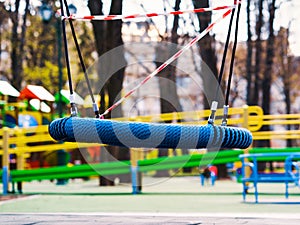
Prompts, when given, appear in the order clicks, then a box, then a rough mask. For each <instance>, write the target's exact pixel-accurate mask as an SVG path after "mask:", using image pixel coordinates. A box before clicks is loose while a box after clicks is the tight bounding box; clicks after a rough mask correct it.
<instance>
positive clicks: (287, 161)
mask: <svg viewBox="0 0 300 225" xmlns="http://www.w3.org/2000/svg"><path fill="white" fill-rule="evenodd" d="M239 157H240V159H241V161H242V183H243V199H244V201H245V200H246V195H247V192H248V190H249V189H250V188H251V187H250V186H249V185H248V183H249V182H251V183H253V188H254V194H255V203H258V186H257V184H258V183H284V184H285V197H286V198H288V197H289V187H290V183H292V185H293V186H298V187H299V186H300V170H299V164H298V163H297V162H295V160H299V159H300V153H287V152H284V153H282V152H281V153H260V154H258V153H256V154H242V155H240V156H239ZM246 159H248V160H251V162H246V161H245V160H246ZM274 160H276V161H284V172H282V173H273V172H271V173H263V172H259V171H258V166H257V163H258V161H274ZM247 167H250V169H251V175H250V176H249V175H247V174H246V168H247Z"/></svg>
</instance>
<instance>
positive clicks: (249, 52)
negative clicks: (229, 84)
mask: <svg viewBox="0 0 300 225" xmlns="http://www.w3.org/2000/svg"><path fill="white" fill-rule="evenodd" d="M250 4H251V0H247V36H248V37H247V61H246V74H247V104H248V105H254V104H255V103H254V102H252V99H253V98H252V89H253V83H252V80H253V74H252V71H253V70H252V68H253V63H252V55H253V47H252V32H251V20H250V17H251V15H250V14H251V11H250Z"/></svg>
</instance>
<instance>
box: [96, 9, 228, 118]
mask: <svg viewBox="0 0 300 225" xmlns="http://www.w3.org/2000/svg"><path fill="white" fill-rule="evenodd" d="M231 12H232V9H229V10H228V11H226V12H225V13H224V14H223V15H222V16H221V17H219V18H217V19H216V20H215V21H214V22H212V23H211V24H210V25H209V26H208V27H207V28H206V29H205V30H204V31H202V32H201V33H200V34H199V35H197V36H196V37H195V38H194V39H192V40H191V41H190V42H189V43H188V44H187V45H186V46H184V47H183V48H182V49H181V50H179V51H178V52H177V53H175V54H174V55H173V56H172V57H171V58H169V59H168V60H167V61H166V62H164V63H163V64H162V65H161V66H159V67H158V68H157V69H156V70H155V71H153V72H152V73H151V74H150V75H148V76H147V77H146V78H145V79H144V80H143V81H142V82H141V83H140V84H138V85H137V86H135V87H134V88H133V89H131V90H130V91H129V92H128V93H126V94H125V95H124V96H123V97H122V98H120V100H119V101H117V102H116V103H115V104H113V105H112V106H111V107H109V108H108V109H107V110H106V111H105V112H104V113H103V114H101V116H100V117H101V118H103V117H104V115H107V114H108V113H109V112H111V111H112V110H113V109H114V108H116V107H117V106H118V105H120V104H121V103H122V102H123V101H124V100H125V99H126V98H128V97H129V96H130V95H132V94H133V93H134V92H135V91H136V90H137V89H139V88H140V87H141V86H142V85H144V84H145V83H146V82H147V81H149V80H150V79H151V78H153V77H154V76H156V75H157V74H158V73H159V72H161V71H162V70H163V69H164V68H166V67H167V66H168V65H170V64H171V63H172V62H173V61H175V60H176V59H178V58H179V57H180V56H181V55H182V54H183V53H184V52H186V51H187V50H188V49H190V48H191V47H192V46H193V45H194V44H195V43H197V42H198V41H199V40H200V39H202V38H203V37H204V36H205V35H206V34H208V33H209V32H210V31H211V30H212V29H213V27H214V26H215V25H216V24H217V23H219V22H220V21H222V20H223V19H224V18H225V17H227V16H228V15H229V14H230V13H231Z"/></svg>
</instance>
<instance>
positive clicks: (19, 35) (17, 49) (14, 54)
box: [8, 0, 29, 89]
mask: <svg viewBox="0 0 300 225" xmlns="http://www.w3.org/2000/svg"><path fill="white" fill-rule="evenodd" d="M8 13H9V16H10V20H11V22H12V33H11V56H10V57H11V73H12V77H10V82H11V83H12V85H13V86H15V87H16V88H17V89H21V84H22V80H23V59H24V46H25V35H26V28H27V25H26V23H27V15H28V13H29V0H26V1H25V11H24V14H23V16H22V20H20V16H21V15H20V0H16V1H15V4H14V5H10V7H9V8H8ZM20 23H22V24H20ZM20 28H21V29H20Z"/></svg>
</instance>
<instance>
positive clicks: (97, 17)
mask: <svg viewBox="0 0 300 225" xmlns="http://www.w3.org/2000/svg"><path fill="white" fill-rule="evenodd" d="M238 3H239V2H238ZM238 3H236V4H234V5H226V6H218V7H213V8H198V9H192V10H184V11H173V12H165V13H146V14H132V15H127V16H124V15H95V16H79V15H71V16H65V17H62V19H65V20H85V21H89V20H128V19H135V18H149V17H155V16H168V15H182V14H187V13H202V12H211V11H216V10H224V9H232V8H234V7H236V6H237V4H238Z"/></svg>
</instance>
